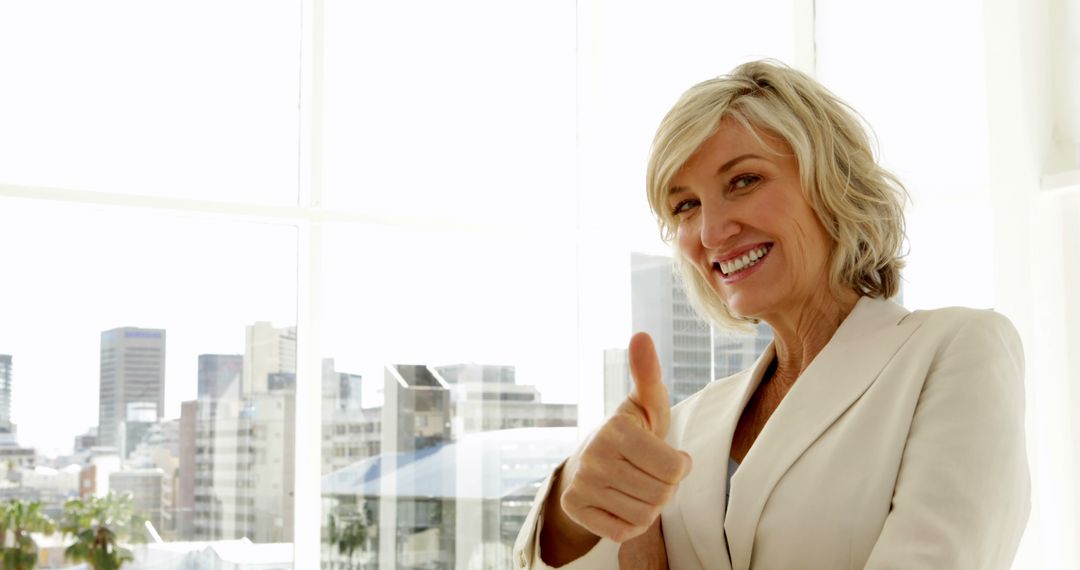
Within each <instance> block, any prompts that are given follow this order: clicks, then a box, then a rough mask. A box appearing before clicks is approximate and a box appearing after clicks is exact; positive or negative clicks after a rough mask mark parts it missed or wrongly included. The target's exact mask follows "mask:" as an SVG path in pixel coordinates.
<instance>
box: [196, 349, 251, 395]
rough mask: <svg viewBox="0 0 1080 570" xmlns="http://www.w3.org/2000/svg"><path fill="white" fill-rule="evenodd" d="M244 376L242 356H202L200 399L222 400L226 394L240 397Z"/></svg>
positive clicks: (200, 360) (200, 361)
mask: <svg viewBox="0 0 1080 570" xmlns="http://www.w3.org/2000/svg"><path fill="white" fill-rule="evenodd" d="M243 374H244V355H242V354H200V355H199V389H198V394H199V397H200V398H222V397H224V396H225V395H226V394H232V395H233V397H236V396H239V394H240V382H241V378H242V377H243Z"/></svg>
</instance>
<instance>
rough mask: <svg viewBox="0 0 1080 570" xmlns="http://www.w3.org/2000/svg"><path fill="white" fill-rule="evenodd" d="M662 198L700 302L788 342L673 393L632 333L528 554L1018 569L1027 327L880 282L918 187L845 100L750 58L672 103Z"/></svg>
mask: <svg viewBox="0 0 1080 570" xmlns="http://www.w3.org/2000/svg"><path fill="white" fill-rule="evenodd" d="M648 195H649V203H650V205H651V206H652V209H653V211H654V212H655V214H656V215H657V217H658V218H659V221H660V227H661V230H662V233H663V235H664V238H665V240H666V241H669V242H672V243H673V245H674V251H675V257H676V264H677V266H678V267H679V271H680V273H681V276H682V279H683V282H684V283H685V285H686V289H687V291H688V293H689V295H690V297H691V300H692V301H693V302H694V303H695V306H696V307H697V308H698V310H699V311H700V312H701V313H703V314H705V315H708V316H709V317H710V318H711V319H712V320H713V321H714V322H715V323H717V324H720V325H727V326H736V327H737V326H745V325H746V323H749V322H757V321H759V320H764V321H765V322H767V323H768V324H769V325H770V326H771V327H772V329H773V336H774V341H773V343H772V345H771V346H770V347H769V348H768V349H766V351H765V352H764V354H762V355H761V357H760V358H759V359H758V361H757V362H756V364H755V365H754V366H753V367H752V368H750V369H749V370H746V371H743V372H742V373H739V374H736V375H734V376H731V377H728V378H724V379H721V380H717V381H714V382H712V383H711V384H709V385H708V386H707V387H706V388H704V389H703V390H701V391H700V392H699V393H697V394H695V395H694V396H693V397H691V398H689V399H687V400H686V401H684V402H682V403H680V404H679V405H678V406H676V407H675V408H674V409H673V410H669V409H668V397H667V392H666V391H665V389H664V387H663V383H662V382H661V379H660V373H659V365H658V363H657V358H656V354H655V351H654V349H653V346H652V342H651V340H650V339H649V338H648V337H647V336H646V335H643V334H639V335H636V336H635V337H634V338H633V339H632V340H631V343H630V361H631V372H632V376H633V381H634V388H633V390H632V392H631V395H630V397H629V398H628V399H627V401H626V402H624V403H623V405H622V406H621V407H620V408H619V409H618V411H617V412H616V413H615V414H614V415H613V416H612V417H611V418H610V419H609V420H608V421H607V422H606V423H605V424H604V425H603V426H601V427H600V428H599V429H598V430H597V431H596V432H595V433H594V434H593V435H592V436H591V437H590V438H589V439H588V440H587V441H586V442H585V444H584V445H583V446H582V447H581V449H580V450H579V451H578V452H576V453H575V454H574V455H573V456H571V457H570V458H569V459H568V460H567V461H566V462H565V463H564V464H563V465H562V466H560V468H559V469H557V470H556V471H555V473H554V474H553V475H552V477H550V478H549V481H548V483H547V484H546V485H544V486H542V488H541V490H540V493H539V494H538V495H537V500H536V503H535V504H534V507H533V511H532V512H531V513H530V515H529V518H528V519H527V520H526V522H525V525H524V527H523V528H522V531H521V534H520V535H519V537H518V542H517V545H516V547H515V554H514V555H515V561H516V562H517V563H518V565H519V566H520V567H533V568H545V567H549V566H562V565H564V564H565V565H566V566H565V567H566V568H614V567H616V566H617V565H619V564H620V563H621V564H622V565H623V567H645V566H649V567H665V566H670V567H671V568H677V569H684V568H708V569H713V568H716V569H728V568H733V569H736V570H747V569H750V568H755V569H785V568H804V569H816V568H821V569H838V568H905V569H907V568H950V569H952V568H979V569H982V568H1007V567H1009V565H1010V564H1011V562H1012V559H1013V557H1014V555H1015V552H1016V548H1017V545H1018V542H1019V540H1020V536H1021V535H1022V533H1023V530H1024V526H1025V523H1026V521H1027V516H1028V512H1029V509H1030V502H1029V494H1030V491H1029V477H1028V468H1027V457H1026V452H1025V448H1024V417H1023V414H1024V388H1023V368H1024V367H1023V353H1022V349H1021V345H1020V340H1019V338H1018V336H1017V334H1016V332H1015V329H1014V328H1013V327H1012V325H1011V324H1010V323H1009V321H1008V320H1007V319H1005V318H1004V317H1002V316H1000V315H997V314H996V313H993V312H991V311H978V310H972V309H963V308H948V309H940V310H934V311H916V312H908V311H907V310H905V309H904V308H903V307H901V306H899V305H897V304H895V303H893V302H891V301H889V300H888V299H889V297H892V296H894V295H895V294H896V293H897V287H898V284H899V280H900V269H901V267H902V262H901V260H900V259H899V255H900V248H901V243H902V241H903V236H904V230H903V227H904V226H903V215H902V206H903V196H904V190H903V187H902V186H901V185H900V184H899V182H898V181H897V180H896V179H895V178H894V177H893V176H892V175H890V174H889V173H887V172H886V171H884V170H883V169H882V168H881V167H880V166H878V165H877V163H876V162H875V160H874V157H873V154H872V150H871V147H870V144H869V142H868V139H867V136H866V134H865V132H864V131H863V129H862V127H861V126H860V123H859V122H858V121H857V120H856V118H855V115H854V113H853V112H852V111H851V110H850V109H849V108H848V107H846V106H845V105H844V104H843V103H842V102H840V101H839V100H837V99H836V98H835V97H834V96H833V95H832V94H830V93H829V92H828V91H826V90H825V89H824V88H823V87H821V86H820V85H819V84H817V83H816V82H815V81H813V80H812V79H810V78H809V77H807V76H805V75H803V74H801V73H799V72H797V71H794V70H791V69H789V68H786V67H784V66H782V65H777V64H774V63H769V62H752V63H748V64H745V65H742V66H740V67H739V68H737V69H735V70H734V72H733V73H732V74H731V75H729V76H726V77H721V78H717V79H714V80H710V81H706V82H704V83H701V84H699V85H697V86H695V87H693V88H691V89H690V90H689V91H687V92H686V93H685V94H684V95H683V97H682V98H681V99H680V100H679V102H678V103H676V105H675V107H674V108H673V109H672V110H671V111H670V112H669V113H668V115H667V116H666V117H665V118H664V120H663V122H662V123H661V125H660V128H659V130H658V133H657V135H656V139H655V141H654V145H653V151H652V156H651V158H650V161H649V169H648ZM942 246H943V247H948V245H947V244H942ZM958 254H962V253H959V252H958Z"/></svg>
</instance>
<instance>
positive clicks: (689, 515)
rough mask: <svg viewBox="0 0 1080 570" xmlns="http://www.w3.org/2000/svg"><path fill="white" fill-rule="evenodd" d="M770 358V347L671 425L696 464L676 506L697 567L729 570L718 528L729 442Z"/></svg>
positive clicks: (707, 392) (710, 388) (721, 520)
mask: <svg viewBox="0 0 1080 570" xmlns="http://www.w3.org/2000/svg"><path fill="white" fill-rule="evenodd" d="M772 359H773V347H772V345H771V344H770V345H769V347H768V348H767V349H766V350H765V352H764V353H763V354H762V355H761V356H760V357H759V358H758V360H757V362H756V363H755V364H754V366H753V367H752V368H750V369H748V370H745V371H743V372H740V373H739V374H736V375H734V376H731V377H729V378H726V379H724V380H721V381H717V382H716V383H714V384H710V385H709V386H707V387H706V388H705V392H704V393H702V394H701V395H700V397H698V398H697V399H696V401H694V402H693V407H692V408H690V409H688V410H687V411H686V419H685V422H680V423H681V425H673V427H674V428H675V429H673V430H672V431H673V432H677V433H673V435H674V436H675V438H676V439H677V440H678V444H677V446H678V447H679V448H680V449H682V450H684V451H686V452H687V453H689V454H690V457H691V458H692V459H693V461H694V467H693V469H691V471H690V474H689V475H687V476H686V479H684V480H683V481H682V483H680V485H679V487H680V488H679V493H678V495H677V496H678V500H677V503H678V510H679V514H680V516H681V517H682V522H683V524H684V526H685V529H686V534H687V536H688V538H689V539H690V544H691V545H692V546H693V550H694V554H695V555H696V556H697V566H698V567H700V568H710V569H711V568H726V567H727V564H726V563H727V561H728V560H729V559H728V548H727V543H726V542H725V540H724V536H723V532H721V529H723V526H724V510H725V499H724V495H725V493H726V491H727V473H728V457H730V455H731V437H732V435H733V434H734V433H735V426H736V425H737V424H738V422H739V416H740V415H742V410H743V408H744V407H745V406H746V402H747V401H749V400H750V396H751V395H752V394H753V393H754V389H755V388H757V385H758V383H759V382H760V381H761V377H762V376H763V375H764V373H765V370H766V369H768V367H769V363H770V362H771V361H772ZM676 417H677V416H676ZM669 555H670V553H669ZM691 556H692V555H691ZM721 560H722V561H723V562H724V563H723V564H722V565H721V564H720V561H721ZM673 567H678V568H683V567H690V565H689V564H676V565H675V566H673Z"/></svg>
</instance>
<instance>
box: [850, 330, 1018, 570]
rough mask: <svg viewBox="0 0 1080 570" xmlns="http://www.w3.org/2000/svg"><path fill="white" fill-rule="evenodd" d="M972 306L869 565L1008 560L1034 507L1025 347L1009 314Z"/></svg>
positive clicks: (924, 402) (939, 360)
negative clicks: (1026, 411)
mask: <svg viewBox="0 0 1080 570" xmlns="http://www.w3.org/2000/svg"><path fill="white" fill-rule="evenodd" d="M967 314H968V315H970V318H967V319H965V320H964V321H965V322H963V324H961V325H960V326H959V327H957V328H956V334H955V335H953V336H952V337H951V338H947V339H946V340H944V341H943V342H942V343H941V344H942V348H940V349H939V350H938V353H937V355H936V357H935V358H934V359H933V361H932V363H931V365H930V368H929V370H928V372H927V376H926V380H925V382H924V384H923V389H922V393H921V395H920V396H919V400H918V404H917V406H916V408H915V412H914V415H913V418H912V422H911V428H910V431H909V432H908V438H907V443H906V446H905V448H904V452H903V457H902V459H901V464H900V470H899V473H898V476H897V480H896V487H895V490H894V493H893V498H892V505H891V508H890V511H889V515H888V516H887V517H886V519H885V523H884V526H883V528H882V531H881V534H880V536H879V538H878V540H877V542H876V543H875V545H874V548H873V550H872V551H871V553H870V557H869V560H868V561H867V563H866V568H868V569H873V570H884V569H893V568H895V569H900V568H903V569H917V568H928V569H929V568H958V569H962V568H977V569H984V568H990V569H994V568H1008V567H1009V566H1010V565H1011V564H1012V560H1013V557H1014V556H1015V555H1016V549H1017V547H1018V545H1019V542H1020V537H1021V535H1022V534H1023V532H1024V527H1025V525H1026V523H1027V518H1028V514H1029V511H1030V508H1031V502H1030V478H1029V474H1028V463H1027V452H1026V449H1025V435H1024V381H1023V377H1024V356H1023V349H1022V346H1021V344H1020V338H1019V336H1018V335H1017V333H1016V329H1015V328H1013V326H1012V323H1010V322H1009V321H1008V319H1006V318H1005V317H1003V316H1001V315H999V314H997V313H993V312H990V311H977V312H976V311H972V312H968V313H967Z"/></svg>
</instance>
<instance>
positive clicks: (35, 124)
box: [0, 0, 300, 204]
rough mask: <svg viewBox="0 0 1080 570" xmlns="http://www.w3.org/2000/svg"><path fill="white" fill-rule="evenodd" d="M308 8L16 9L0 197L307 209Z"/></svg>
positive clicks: (133, 5)
mask: <svg viewBox="0 0 1080 570" xmlns="http://www.w3.org/2000/svg"><path fill="white" fill-rule="evenodd" d="M299 16H300V2H299V1H296V0H294V1H289V2H284V1H277V2H263V1H259V0H244V1H231V2H215V1H210V0H197V1H194V2H172V3H161V2H138V1H131V0H106V1H102V2H94V3H92V4H90V3H86V2H77V1H65V0H47V1H44V2H4V3H3V4H2V5H0V76H2V77H4V88H3V89H0V125H3V128H0V156H3V157H4V160H3V161H0V183H3V184H15V185H27V186H47V187H59V188H70V189H81V190H93V191H102V192H123V193H131V194H140V195H153V196H178V197H185V198H205V199H213V200H225V201H250V202H260V203H273V204H295V203H296V201H297V182H296V181H297V176H298V169H297V144H298V142H297V141H298V137H299V130H298V123H299V121H298V115H297V113H298V111H297V108H298V107H297V105H298V93H299V87H298V85H299V77H300V67H299V65H300V54H299V52H300V49H299V46H300V18H299Z"/></svg>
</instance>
